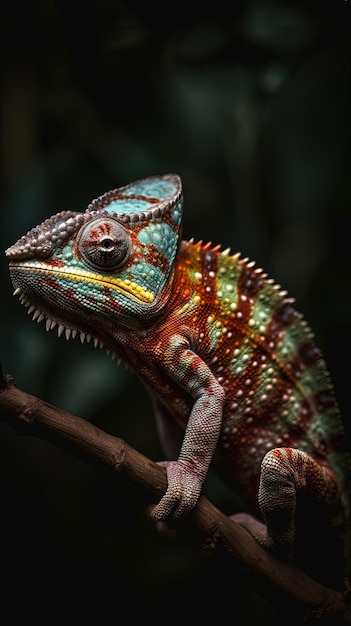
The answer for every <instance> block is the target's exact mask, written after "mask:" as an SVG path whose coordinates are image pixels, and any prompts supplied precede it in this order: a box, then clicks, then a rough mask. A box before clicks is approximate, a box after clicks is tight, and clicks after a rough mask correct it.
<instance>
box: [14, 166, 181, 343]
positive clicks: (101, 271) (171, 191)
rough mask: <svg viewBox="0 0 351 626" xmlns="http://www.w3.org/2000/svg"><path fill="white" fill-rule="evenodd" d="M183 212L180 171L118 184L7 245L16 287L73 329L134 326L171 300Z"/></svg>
mask: <svg viewBox="0 0 351 626" xmlns="http://www.w3.org/2000/svg"><path fill="white" fill-rule="evenodd" d="M181 218H182V189H181V181H180V178H179V177H178V176H177V175H175V174H168V175H165V176H154V177H151V178H146V179H144V180H139V181H137V182H135V183H132V184H130V185H127V186H125V187H120V188H118V189H113V190H112V191H109V192H107V193H105V194H104V195H102V196H100V197H99V198H97V199H96V200H93V202H92V203H91V204H90V205H89V206H88V208H87V209H86V211H85V213H77V212H73V211H62V212H60V213H57V214H56V215H54V216H53V217H51V218H49V219H47V220H45V221H44V222H43V223H42V224H40V225H39V226H37V227H36V228H33V229H32V230H30V231H29V232H28V233H27V234H26V235H24V236H23V237H21V239H19V240H18V241H17V243H15V244H14V245H13V246H11V247H10V248H8V249H7V250H6V255H7V257H8V258H9V259H10V274H11V279H12V282H13V285H14V287H15V293H16V294H18V295H19V296H20V298H21V301H22V302H23V304H25V305H26V306H29V310H30V311H34V316H36V317H37V318H38V319H39V318H41V319H43V318H44V317H46V318H47V319H48V320H50V321H51V320H53V321H54V323H59V324H63V325H64V326H65V327H66V328H68V329H76V328H77V320H81V324H80V328H81V329H82V330H83V331H85V332H89V330H90V329H91V328H96V320H98V323H99V324H102V325H104V324H105V325H108V326H113V325H115V324H116V322H117V321H118V323H122V324H125V325H129V326H130V325H131V324H133V323H136V322H137V319H138V316H139V315H140V316H141V317H143V318H144V319H145V317H147V316H148V315H152V314H153V313H154V312H155V311H158V310H159V309H160V307H161V306H162V304H163V302H165V299H164V296H165V294H166V292H167V287H168V286H169V284H170V283H171V280H172V270H173V265H174V259H175V257H176V253H177V248H178V245H179V240H180V231H181ZM94 321H95V323H94ZM49 326H50V324H49Z"/></svg>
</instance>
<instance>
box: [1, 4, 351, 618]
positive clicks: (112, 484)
mask: <svg viewBox="0 0 351 626" xmlns="http://www.w3.org/2000/svg"><path fill="white" fill-rule="evenodd" d="M349 14H350V2H344V0H329V1H327V0H325V1H320V2H312V3H311V2H303V1H302V0H301V1H300V2H298V1H290V2H289V1H285V0H284V1H278V0H275V1H274V0H270V1H268V0H267V1H259V0H251V1H249V0H242V1H241V2H240V1H239V2H236V3H227V2H226V3H224V2H216V3H215V4H213V3H211V4H209V5H205V4H204V3H203V4H202V5H198V4H197V3H191V2H187V3H182V2H180V3H176V4H175V3H169V4H167V5H162V6H160V5H159V3H143V2H138V1H137V0H135V1H128V0H126V1H125V2H121V1H112V0H103V1H97V0H89V1H87V2H82V1H81V0H79V1H77V2H66V1H60V0H56V1H55V0H48V1H45V2H44V1H43V0H36V1H35V0H29V1H27V2H24V1H23V2H21V1H16V0H15V1H13V2H11V3H6V4H5V5H4V6H3V7H2V9H1V20H0V28H1V31H0V32H1V45H2V49H1V56H2V90H1V91H2V93H1V97H2V112H3V115H2V122H3V128H2V131H3V132H2V168H1V172H2V185H1V213H0V220H1V222H0V224H1V228H0V240H1V249H2V250H4V249H5V248H6V247H7V246H9V245H10V244H12V243H13V242H14V241H15V240H16V239H17V238H18V237H19V236H21V235H22V234H24V233H25V232H26V231H27V230H28V229H29V228H31V227H32V226H34V225H35V224H37V223H40V222H41V221H42V220H43V219H45V218H46V217H49V216H50V215H52V214H53V213H55V212H57V211H59V210H62V209H65V208H71V209H73V210H83V209H84V208H85V206H86V205H87V203H88V202H90V201H91V199H93V198H94V197H96V196H98V195H100V194H101V193H103V192H105V191H107V190H108V189H110V188H113V187H117V186H120V185H123V184H126V183H128V182H131V181H133V180H136V179H137V178H141V177H143V176H148V175H152V174H156V173H160V174H161V173H167V172H171V171H174V172H177V173H179V174H180V175H181V176H182V179H183V185H184V193H185V219H184V237H185V238H190V237H192V236H193V237H194V238H195V239H203V240H205V241H206V240H211V241H212V242H213V243H215V244H217V243H221V244H222V245H223V247H227V246H230V247H231V249H232V250H233V252H235V251H238V250H240V251H241V252H242V254H243V255H244V256H249V257H250V258H252V259H254V260H256V261H257V263H258V265H260V266H263V267H264V268H265V270H266V271H268V272H269V274H270V275H271V276H272V277H274V278H275V279H276V280H277V282H279V283H280V284H282V286H283V287H284V288H287V289H288V291H289V293H290V295H294V296H295V297H296V299H297V308H298V309H299V310H301V311H303V312H304V314H305V316H306V318H307V320H308V321H309V323H310V324H311V326H312V327H313V329H314V330H315V333H316V339H317V343H318V344H319V345H320V347H321V348H322V349H323V351H324V353H325V356H326V359H327V361H328V364H329V367H330V369H331V373H332V377H333V380H334V383H335V387H336V392H337V396H338V399H339V402H340V406H341V409H342V413H343V415H344V419H345V422H346V427H347V430H348V433H350V425H349V415H350V407H351V402H350V394H349V369H348V368H349V365H348V358H349V354H350V351H351V334H350V297H349V291H350V290H349V284H350V252H349V250H350V246H349V234H350V183H349V171H350V93H349V88H350V74H349V61H350V43H349V42H350V28H349ZM0 281H1V302H2V306H1V327H0V347H1V351H0V360H1V363H2V366H3V368H4V370H5V371H6V372H9V373H11V374H12V375H13V376H14V378H15V381H16V383H17V384H18V386H20V387H22V388H23V389H24V390H26V391H28V392H29V393H32V394H34V395H39V396H40V397H42V398H43V399H45V400H46V401H48V402H51V403H53V404H57V405H58V406H60V407H62V408H66V409H68V410H70V411H72V412H74V413H76V414H78V415H80V416H82V417H85V418H86V419H89V420H92V421H94V422H95V423H96V424H98V425H99V426H100V427H102V428H105V429H106V430H108V431H109V432H112V433H114V434H116V435H118V436H121V437H124V438H125V439H126V440H127V441H128V442H129V443H130V444H132V445H134V446H135V447H136V448H137V449H139V450H140V451H142V452H143V453H144V454H147V455H149V456H150V457H151V458H153V459H155V460H158V459H160V458H162V452H161V449H160V447H159V443H158V438H157V434H156V430H155V425H154V421H153V416H152V412H151V407H150V403H149V398H148V396H147V394H146V392H145V390H144V388H143V387H142V386H141V385H140V383H139V381H138V380H137V379H135V378H134V377H132V376H131V375H130V374H129V373H128V372H125V370H124V369H123V368H117V367H116V365H115V363H113V362H112V361H111V360H109V359H108V358H107V357H106V356H105V355H104V354H102V353H101V352H98V351H94V350H93V348H91V347H90V346H81V345H80V344H79V342H77V341H76V342H70V343H69V344H68V343H66V342H65V341H64V340H62V339H61V340H60V341H59V340H57V337H56V336H55V333H54V332H51V333H45V331H44V326H43V324H42V325H41V326H40V325H39V326H37V325H35V324H33V323H32V322H31V321H30V319H29V318H28V317H26V316H25V310H24V309H23V307H21V306H20V305H19V303H18V300H17V299H16V300H15V299H14V298H12V297H11V293H12V288H11V284H10V280H9V276H8V269H7V261H6V258H5V256H4V255H2V259H1V261H0ZM0 469H1V472H0V497H1V508H2V514H1V519H2V528H1V535H0V537H1V554H2V556H1V562H2V566H3V572H6V574H5V576H6V581H7V583H6V585H5V587H3V594H2V595H3V598H2V600H1V606H2V610H3V611H5V609H6V607H7V609H9V610H10V611H11V615H12V620H13V621H14V619H15V618H20V617H23V616H26V617H27V618H28V617H31V618H33V619H36V620H37V621H41V620H45V623H46V622H47V621H48V619H50V622H52V623H55V621H56V620H57V621H58V620H61V619H63V618H64V619H65V620H67V619H68V620H69V621H70V620H72V621H73V620H76V619H77V618H79V619H88V618H91V619H99V620H100V623H105V621H107V619H108V616H110V615H111V614H112V615H115V616H116V618H117V619H118V617H119V615H120V614H122V612H124V611H127V614H128V617H131V618H136V619H138V620H143V621H144V620H146V621H147V620H150V621H151V620H152V622H153V624H155V623H158V622H161V621H162V623H167V622H168V621H169V618H170V616H172V617H174V618H176V616H178V619H179V620H182V621H184V620H185V621H186V620H187V619H188V621H190V620H191V619H195V618H196V620H197V621H198V622H200V621H201V620H202V619H204V618H207V619H208V618H209V617H213V618H214V617H216V619H218V620H224V619H227V615H228V611H229V612H230V613H231V617H230V619H231V620H233V621H235V624H237V625H238V626H240V625H241V624H242V625H244V624H245V625H249V624H258V623H259V624H260V625H265V624H268V623H269V624H271V625H273V624H278V623H280V619H279V611H277V610H275V609H274V608H273V607H272V606H271V605H270V604H269V603H268V602H267V601H265V600H263V599H261V597H260V596H259V595H256V594H254V592H253V591H252V590H250V589H249V588H247V587H246V586H245V585H243V584H239V583H238V582H236V581H235V578H234V577H233V576H234V573H233V572H230V573H229V572H228V570H227V569H226V567H225V566H224V564H223V563H222V562H221V561H218V560H216V559H213V558H212V557H210V556H209V555H207V554H205V553H204V552H203V551H202V550H201V549H200V548H199V547H197V546H196V545H192V544H191V543H190V542H189V543H187V542H185V543H182V542H179V543H176V544H172V543H169V542H167V541H165V540H164V539H162V538H160V537H159V536H158V535H157V534H156V532H155V529H154V527H153V525H152V524H151V522H150V521H149V520H148V519H147V517H146V516H145V513H144V510H143V508H142V505H141V503H140V502H138V501H137V500H136V498H135V495H134V494H133V493H132V492H131V491H129V489H128V488H127V487H125V486H123V485H120V484H119V482H118V480H112V478H111V477H110V476H106V474H105V473H104V472H103V471H101V472H98V471H97V470H96V469H93V468H91V467H89V466H87V465H86V464H84V463H83V462H82V461H80V460H78V459H75V458H72V457H71V456H69V455H68V454H66V453H64V452H63V451H61V450H59V449H56V448H54V447H53V446H51V445H49V444H46V443H44V442H41V441H37V440H34V439H31V438H28V439H27V438H20V437H17V436H16V435H15V434H14V433H13V432H12V431H11V430H10V429H9V428H7V427H5V426H4V425H2V426H0ZM208 492H209V494H210V497H211V499H212V500H213V501H214V502H215V503H217V504H218V505H219V506H221V507H222V508H223V509H224V510H226V511H228V512H231V511H232V510H233V507H235V506H238V503H236V501H235V499H232V497H231V495H230V494H229V493H228V492H227V491H226V489H225V488H224V487H223V486H222V485H221V484H219V483H218V482H217V481H216V479H215V478H214V477H211V479H210V480H209V484H208ZM186 606H187V607H188V608H187V610H188V615H187V617H186V615H185V613H184V611H185V607H186ZM116 609H117V610H116ZM48 616H49V617H48ZM285 623H287V622H286V621H285Z"/></svg>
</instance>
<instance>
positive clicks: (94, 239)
mask: <svg viewBox="0 0 351 626" xmlns="http://www.w3.org/2000/svg"><path fill="white" fill-rule="evenodd" d="M131 245H132V244H131V239H130V236H129V234H128V232H127V230H126V229H125V228H124V227H123V226H122V224H120V223H119V222H118V221H117V220H115V219H112V218H109V217H99V218H96V219H94V220H92V221H91V222H89V223H88V224H86V225H85V226H84V227H83V228H82V230H81V232H80V233H79V235H78V250H79V252H80V254H81V256H82V258H83V259H84V260H85V261H86V263H87V264H88V265H89V266H90V267H92V268H94V269H98V270H100V271H101V270H108V271H109V270H115V269H118V268H120V267H123V266H124V265H125V264H126V262H127V261H128V259H129V256H130V253H131Z"/></svg>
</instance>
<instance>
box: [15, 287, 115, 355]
mask: <svg viewBox="0 0 351 626" xmlns="http://www.w3.org/2000/svg"><path fill="white" fill-rule="evenodd" d="M13 295H14V296H18V297H19V301H20V303H21V304H23V306H24V307H26V308H28V311H27V313H28V315H31V314H33V315H32V320H33V321H34V322H35V321H36V322H37V323H38V324H39V323H40V322H42V321H43V320H45V328H46V330H47V332H49V331H50V330H53V329H54V328H57V336H58V337H61V336H64V337H66V339H67V341H68V340H69V339H75V338H76V337H79V339H80V342H81V343H90V342H92V344H93V345H94V348H100V349H103V348H105V349H106V353H107V355H108V356H111V357H112V359H116V360H117V362H118V364H120V363H121V359H120V358H119V357H118V354H117V352H114V351H113V350H110V349H109V348H107V347H106V346H105V344H104V342H103V341H102V340H101V339H99V338H98V337H95V336H94V335H92V334H90V333H88V332H85V331H83V330H80V328H79V327H78V326H77V327H75V326H72V325H70V324H67V322H65V323H63V322H61V321H59V320H58V319H54V318H53V317H50V315H49V314H48V313H47V312H46V311H42V310H41V309H39V308H38V307H37V306H36V305H35V304H32V302H31V301H30V300H29V299H28V297H27V295H26V294H24V293H23V291H22V289H21V287H16V289H15V290H14V292H13Z"/></svg>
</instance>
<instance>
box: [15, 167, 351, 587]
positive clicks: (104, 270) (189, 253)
mask: <svg viewBox="0 0 351 626" xmlns="http://www.w3.org/2000/svg"><path fill="white" fill-rule="evenodd" d="M182 213H183V191H182V181H181V178H180V177H179V176H178V175H177V174H166V175H160V176H150V177H148V178H145V179H141V180H137V181H136V182H133V183H131V184H128V185H125V186H122V187H119V188H117V189H113V190H111V191H108V192H107V193H104V194H103V195H101V196H99V197H98V198H96V199H95V200H93V201H92V202H91V203H90V204H89V205H88V207H87V208H86V210H85V211H84V212H77V211H71V210H64V211H61V212H59V213H56V214H55V215H53V216H52V217H50V218H48V219H46V220H45V221H44V222H42V223H41V224H40V225H39V226H37V227H35V228H33V229H31V230H30V231H29V232H28V233H27V234H26V235H24V236H22V237H21V238H20V239H19V240H18V241H17V243H15V244H14V245H12V246H11V247H9V248H8V249H7V250H6V255H7V258H8V259H9V270H10V276H11V280H12V283H13V286H14V295H16V296H19V299H20V301H21V303H22V304H23V305H24V306H25V307H27V308H28V313H29V314H33V320H36V321H37V322H41V321H42V320H45V323H46V329H47V330H52V329H53V328H55V327H56V328H57V333H58V336H62V335H63V336H65V337H66V338H67V339H70V338H74V337H76V336H77V337H80V340H81V341H82V343H84V342H85V341H88V342H90V341H91V342H92V343H93V344H94V346H95V347H106V349H107V350H108V351H109V353H110V354H112V356H113V358H116V359H117V360H118V362H120V361H122V362H124V364H125V365H126V366H127V367H129V368H130V369H131V370H132V371H133V372H134V373H135V374H136V375H137V376H138V377H139V378H140V379H141V381H142V382H143V383H144V384H145V386H146V388H147V389H148V390H149V392H150V395H151V401H152V406H153V411H154V413H155V418H156V423H157V427H158V432H159V436H160V440H161V443H162V446H163V449H164V453H165V456H166V458H167V461H166V462H165V465H166V472H167V483H168V487H167V491H166V493H165V494H164V495H163V497H162V498H161V499H160V501H159V502H158V503H156V504H155V506H154V508H153V510H152V517H153V519H154V520H155V521H156V522H162V523H167V522H170V521H171V522H172V523H174V521H177V520H179V519H181V518H184V517H185V516H186V515H188V514H189V513H190V512H191V511H192V510H193V509H194V507H195V505H196V503H197V501H198V498H199V496H200V494H201V492H202V490H203V485H204V481H205V479H206V476H207V474H208V471H209V469H210V467H211V468H213V470H214V471H215V472H217V473H218V475H219V476H220V477H221V478H222V479H223V480H224V481H226V482H227V483H228V484H229V485H230V486H231V487H233V489H234V490H235V491H236V493H237V494H239V496H240V497H241V499H242V501H243V503H244V511H243V512H238V513H234V514H233V516H232V517H233V519H234V520H235V521H237V522H238V523H239V524H241V525H242V526H244V528H246V529H247V530H248V532H250V533H251V534H252V535H253V537H254V538H255V539H256V540H257V541H258V542H259V543H260V544H261V545H262V546H263V547H264V548H265V549H266V550H268V551H269V552H272V553H273V554H276V555H278V557H279V558H292V559H293V560H294V561H295V562H296V563H298V564H299V565H301V567H303V568H304V569H305V571H307V572H308V573H311V575H313V576H314V577H315V578H317V579H320V580H322V581H323V582H326V583H328V584H330V585H333V586H335V587H338V588H340V587H341V586H342V585H343V584H344V583H343V582H342V581H343V577H344V575H345V571H346V569H347V565H346V563H347V561H348V558H347V555H348V552H349V547H348V529H349V522H348V494H349V474H350V453H349V450H348V448H347V445H346V437H345V432H344V428H343V423H342V419H341V416H340V411H339V407H338V404H337V401H336V398H335V392H334V388H333V385H332V382H331V377H330V374H329V372H328V370H327V366H326V364H325V361H324V359H323V356H322V354H321V352H320V350H319V349H318V348H317V346H316V343H315V340H314V336H313V334H312V332H311V330H310V328H309V326H308V325H307V323H306V321H305V320H304V318H303V316H302V315H301V314H300V313H298V312H297V311H296V309H295V307H294V300H293V299H292V298H289V297H288V294H287V292H286V291H283V290H282V289H281V287H280V285H277V284H275V283H274V281H273V280H272V279H270V278H269V277H268V275H267V274H266V273H265V272H264V271H263V270H262V269H261V268H259V267H256V263H255V262H253V261H250V260H249V259H248V258H244V257H242V256H241V254H240V253H236V254H231V251H230V249H226V250H221V246H219V245H218V246H217V245H216V246H213V245H212V243H206V244H204V243H203V241H198V242H195V240H194V239H191V240H189V241H185V240H183V239H182Z"/></svg>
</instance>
